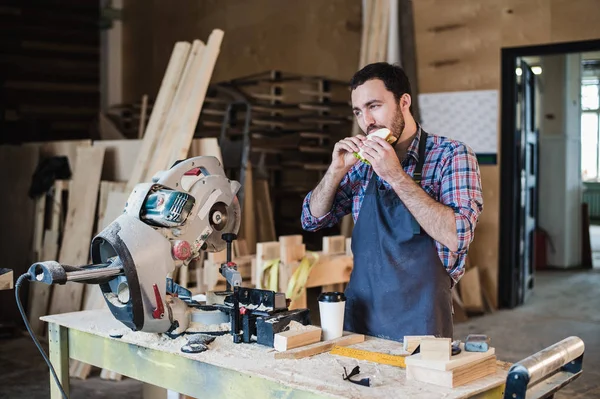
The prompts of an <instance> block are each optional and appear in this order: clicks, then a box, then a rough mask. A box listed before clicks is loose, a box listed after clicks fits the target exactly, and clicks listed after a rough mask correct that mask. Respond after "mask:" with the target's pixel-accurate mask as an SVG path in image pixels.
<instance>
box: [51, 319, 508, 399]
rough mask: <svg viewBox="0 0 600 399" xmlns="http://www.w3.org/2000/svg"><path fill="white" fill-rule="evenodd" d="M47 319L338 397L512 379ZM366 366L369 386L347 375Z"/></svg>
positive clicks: (463, 390)
mask: <svg viewBox="0 0 600 399" xmlns="http://www.w3.org/2000/svg"><path fill="white" fill-rule="evenodd" d="M41 319H42V320H44V321H46V322H49V323H55V324H58V325H61V326H63V327H67V328H69V329H73V330H78V331H82V332H86V333H90V334H94V335H97V336H101V337H105V338H108V339H109V340H119V341H121V342H127V343H129V344H134V345H138V346H141V347H146V348H151V349H156V350H160V351H163V352H168V353H171V354H172V355H173V356H181V357H185V358H189V359H192V360H197V361H199V362H204V363H207V364H211V365H214V366H218V367H223V368H227V369H230V370H234V371H237V372H240V373H242V374H246V375H250V376H255V377H262V378H265V379H268V380H272V381H275V382H278V383H280V384H283V385H285V386H288V387H290V388H295V389H302V390H306V391H310V392H313V393H317V394H320V395H324V396H330V397H334V398H386V399H387V398H391V397H410V398H466V397H470V396H473V395H475V394H477V393H480V392H484V391H487V390H489V389H491V388H494V387H497V386H499V385H501V384H502V383H504V381H505V380H506V374H507V372H506V371H505V370H504V369H503V367H501V366H500V363H501V362H499V367H498V370H497V372H496V373H495V374H493V375H490V376H488V377H485V378H482V379H480V380H477V381H475V382H472V383H470V384H467V385H464V386H460V387H457V388H454V389H451V388H443V387H439V386H435V385H431V384H425V383H420V382H417V381H411V380H408V381H407V380H406V378H405V376H406V372H405V370H404V369H402V368H398V367H394V366H388V365H383V364H377V363H371V362H367V361H358V360H356V359H353V358H347V357H342V356H336V355H332V354H330V353H323V354H319V355H315V356H312V357H309V358H304V359H298V360H296V359H275V358H274V353H275V350H274V349H273V348H268V347H265V346H262V345H258V344H255V343H253V344H244V343H241V344H234V343H233V341H232V337H231V335H224V336H220V337H217V339H215V341H214V342H212V343H211V344H210V345H209V347H210V349H209V350H208V351H206V352H203V353H198V354H186V353H183V352H181V350H180V348H181V347H182V346H183V345H184V344H185V343H186V342H187V340H186V338H185V337H179V338H176V339H171V338H168V337H164V336H159V335H158V334H151V333H143V332H133V331H131V330H129V329H128V328H126V327H124V326H123V325H122V324H121V323H120V322H119V321H117V320H116V319H115V318H114V317H113V315H112V314H111V313H110V311H109V310H107V309H103V310H90V311H81V312H73V313H64V314H57V315H51V316H44V317H42V318H41ZM115 330H118V331H119V332H120V333H122V334H123V337H122V338H119V339H115V338H110V336H109V333H110V332H111V331H113V332H114V331H115ZM351 347H353V348H358V349H365V350H372V351H377V352H384V353H391V354H402V353H403V349H402V344H401V343H398V342H394V341H388V340H383V339H379V338H372V337H367V338H366V340H365V341H364V342H362V343H360V344H356V345H352V346H351ZM356 365H359V366H360V374H359V375H357V376H356V377H355V378H357V379H361V378H366V377H368V378H370V380H371V386H370V387H363V386H359V385H357V384H353V383H350V382H347V381H344V380H343V379H342V374H343V372H344V367H346V369H347V370H348V373H349V372H350V371H351V370H352V368H354V366H356Z"/></svg>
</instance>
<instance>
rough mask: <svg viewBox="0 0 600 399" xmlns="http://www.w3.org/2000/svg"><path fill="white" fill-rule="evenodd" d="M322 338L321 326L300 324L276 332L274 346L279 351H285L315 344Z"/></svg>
mask: <svg viewBox="0 0 600 399" xmlns="http://www.w3.org/2000/svg"><path fill="white" fill-rule="evenodd" d="M290 324H291V323H290ZM320 340H321V327H317V326H312V325H307V326H304V325H300V326H296V327H291V328H290V329H289V330H288V331H284V332H281V333H277V334H275V338H274V341H273V348H275V350H276V351H278V352H284V351H287V350H290V349H294V348H298V347H301V346H305V345H310V344H314V343H315V342H319V341H320Z"/></svg>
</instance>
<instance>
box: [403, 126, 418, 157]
mask: <svg viewBox="0 0 600 399" xmlns="http://www.w3.org/2000/svg"><path fill="white" fill-rule="evenodd" d="M420 140H421V125H419V124H418V123H417V134H415V137H414V138H413V141H412V143H410V145H409V146H408V150H406V156H407V158H408V157H409V156H412V157H413V158H414V159H415V161H417V162H419V141H420Z"/></svg>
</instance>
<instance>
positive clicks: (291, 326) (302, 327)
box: [284, 320, 315, 331]
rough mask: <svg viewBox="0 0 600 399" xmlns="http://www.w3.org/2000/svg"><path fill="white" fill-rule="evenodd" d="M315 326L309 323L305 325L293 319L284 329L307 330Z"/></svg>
mask: <svg viewBox="0 0 600 399" xmlns="http://www.w3.org/2000/svg"><path fill="white" fill-rule="evenodd" d="M314 327H315V326H313V325H307V326H305V325H304V324H302V323H300V322H298V321H296V320H292V321H290V323H289V324H288V325H287V327H286V328H285V330H284V331H307V330H311V329H313V328H314Z"/></svg>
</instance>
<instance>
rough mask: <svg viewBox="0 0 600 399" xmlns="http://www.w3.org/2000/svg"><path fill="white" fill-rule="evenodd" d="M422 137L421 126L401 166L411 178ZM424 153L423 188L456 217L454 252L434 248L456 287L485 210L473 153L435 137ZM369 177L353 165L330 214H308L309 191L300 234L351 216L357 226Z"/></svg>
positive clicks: (361, 167) (361, 166) (364, 168)
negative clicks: (456, 237)
mask: <svg viewBox="0 0 600 399" xmlns="http://www.w3.org/2000/svg"><path fill="white" fill-rule="evenodd" d="M420 137H421V128H420V127H419V131H418V134H417V135H416V136H415V138H414V140H413V142H412V143H411V145H410V146H409V147H408V151H407V156H406V158H405V160H404V161H403V162H402V167H403V168H404V171H405V172H406V173H407V174H408V175H409V176H412V175H413V172H414V170H415V167H416V166H417V162H418V160H419V154H418V148H419V139H420ZM426 154H427V155H426V159H425V163H424V164H423V173H422V180H421V187H422V188H423V189H424V190H425V192H426V193H427V194H429V195H430V196H431V197H432V198H433V199H435V200H436V201H438V202H441V203H442V204H445V205H447V206H449V207H451V208H452V209H453V210H454V215H455V217H456V231H457V234H458V251H456V252H452V251H450V250H449V249H448V248H447V247H445V246H444V245H442V244H440V243H439V242H437V241H436V248H437V250H438V254H439V257H440V259H441V261H442V264H443V265H444V267H445V268H446V270H447V271H448V273H449V275H450V277H451V278H452V280H453V281H454V283H457V282H458V281H459V280H460V278H461V277H462V276H463V274H464V272H465V270H464V266H465V259H466V256H467V251H468V248H469V245H470V244H471V242H472V241H473V236H474V231H475V225H476V224H477V221H478V218H479V215H480V213H481V212H482V210H483V197H482V193H481V177H480V174H479V164H478V162H477V158H476V156H475V154H474V153H473V151H472V150H471V149H470V148H469V147H467V146H466V145H465V144H463V143H461V142H459V141H456V140H451V139H448V138H446V137H442V136H437V135H431V134H429V135H428V137H427V146H426ZM372 175H373V168H372V167H371V166H369V165H367V164H364V163H362V162H357V163H356V164H355V165H354V166H353V167H352V168H351V169H350V170H349V171H348V173H347V174H346V176H344V178H343V179H342V182H341V183H340V186H339V187H338V189H337V192H336V195H335V199H334V201H333V205H332V208H331V210H330V211H329V212H328V213H326V214H325V215H323V216H322V217H320V218H316V217H314V216H313V215H312V214H311V213H310V208H309V202H310V197H311V195H312V191H311V192H309V193H308V194H307V195H306V197H305V198H304V203H303V206H302V217H301V222H302V227H303V229H305V230H307V231H316V230H318V229H321V228H324V227H331V226H333V225H335V224H337V223H339V222H340V220H341V219H342V217H344V216H345V215H346V214H348V213H350V212H352V217H353V219H354V223H356V221H357V219H358V214H359V211H360V207H361V204H362V201H363V198H364V195H365V191H366V189H367V185H368V184H369V180H370V179H371V176H372ZM376 178H377V179H378V183H379V184H381V183H383V184H384V185H385V187H386V188H388V189H391V186H390V185H389V184H388V183H387V182H386V181H385V180H383V179H381V178H380V177H379V176H377V177H376Z"/></svg>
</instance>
